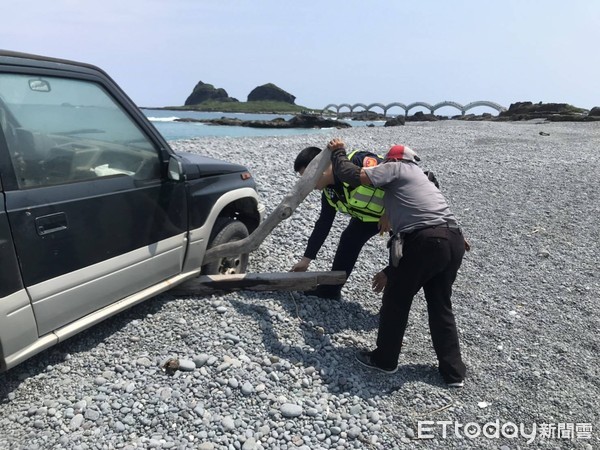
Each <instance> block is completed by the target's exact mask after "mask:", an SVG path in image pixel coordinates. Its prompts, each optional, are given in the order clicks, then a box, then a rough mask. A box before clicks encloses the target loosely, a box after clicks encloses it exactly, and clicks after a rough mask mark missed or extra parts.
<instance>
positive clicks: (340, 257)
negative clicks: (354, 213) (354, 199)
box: [318, 217, 379, 297]
mask: <svg viewBox="0 0 600 450" xmlns="http://www.w3.org/2000/svg"><path fill="white" fill-rule="evenodd" d="M378 232H379V228H378V225H377V222H363V221H361V220H358V219H356V218H354V217H353V218H351V219H350V222H348V226H347V227H346V229H345V230H344V231H343V232H342V234H341V236H340V242H339V243H338V247H337V250H336V252H335V256H334V258H333V264H332V266H331V270H334V271H335V270H343V271H344V272H346V279H347V278H348V277H349V276H350V273H352V269H354V265H355V264H356V260H357V259H358V256H359V255H360V251H361V250H362V248H363V246H364V245H365V244H366V243H367V241H368V240H369V239H371V238H372V237H373V236H375V235H376V234H377V233H378ZM342 286H343V284H339V285H321V286H319V287H318V291H319V293H320V295H321V294H322V295H323V296H331V297H335V296H336V295H339V293H340V291H341V290H342Z"/></svg>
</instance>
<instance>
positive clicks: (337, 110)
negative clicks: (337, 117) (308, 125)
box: [321, 103, 340, 114]
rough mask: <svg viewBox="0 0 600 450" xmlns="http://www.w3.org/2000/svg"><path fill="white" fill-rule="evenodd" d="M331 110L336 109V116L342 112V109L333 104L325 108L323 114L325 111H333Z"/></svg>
mask: <svg viewBox="0 0 600 450" xmlns="http://www.w3.org/2000/svg"><path fill="white" fill-rule="evenodd" d="M330 108H333V109H335V112H336V114H337V113H339V112H340V107H339V106H338V105H335V104H333V103H330V104H329V105H327V106H326V107H325V108H323V109H322V110H321V112H322V113H324V112H325V111H331V109H330Z"/></svg>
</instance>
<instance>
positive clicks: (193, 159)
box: [176, 152, 248, 180]
mask: <svg viewBox="0 0 600 450" xmlns="http://www.w3.org/2000/svg"><path fill="white" fill-rule="evenodd" d="M176 154H177V156H179V158H180V160H181V163H182V164H183V169H184V171H185V175H186V178H187V179H188V180H193V179H195V178H203V177H208V176H214V175H223V174H226V173H238V172H246V171H248V169H247V168H246V167H245V166H242V165H241V164H235V163H230V162H227V161H222V160H220V159H215V158H210V157H208V156H202V155H198V154H195V153H187V152H176Z"/></svg>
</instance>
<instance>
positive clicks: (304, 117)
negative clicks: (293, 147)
mask: <svg viewBox="0 0 600 450" xmlns="http://www.w3.org/2000/svg"><path fill="white" fill-rule="evenodd" d="M175 121H176V122H202V123H208V124H210V125H229V126H237V127H250V128H351V125H349V124H347V123H345V122H338V121H337V120H331V119H326V118H324V117H321V116H318V115H314V114H298V115H297V116H294V117H292V118H291V119H290V120H285V119H283V118H277V119H273V120H240V119H235V118H230V117H221V118H220V119H191V118H187V117H186V118H181V119H175Z"/></svg>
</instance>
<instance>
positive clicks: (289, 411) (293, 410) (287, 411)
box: [280, 403, 302, 418]
mask: <svg viewBox="0 0 600 450" xmlns="http://www.w3.org/2000/svg"><path fill="white" fill-rule="evenodd" d="M280 411H281V415H282V416H283V417H287V418H291V417H298V416H300V415H301V414H302V406H300V405H295V404H293V403H284V404H283V405H281V408H280Z"/></svg>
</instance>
